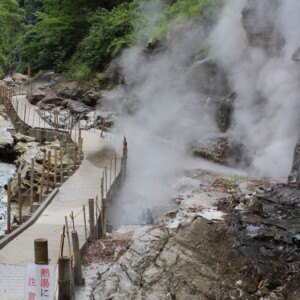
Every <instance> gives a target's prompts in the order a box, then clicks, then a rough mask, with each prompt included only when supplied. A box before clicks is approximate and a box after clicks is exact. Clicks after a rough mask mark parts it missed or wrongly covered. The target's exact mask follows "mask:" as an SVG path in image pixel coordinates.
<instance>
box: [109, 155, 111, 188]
mask: <svg viewBox="0 0 300 300" xmlns="http://www.w3.org/2000/svg"><path fill="white" fill-rule="evenodd" d="M111 173H112V160H111V161H110V165H109V188H111V182H112V174H111Z"/></svg>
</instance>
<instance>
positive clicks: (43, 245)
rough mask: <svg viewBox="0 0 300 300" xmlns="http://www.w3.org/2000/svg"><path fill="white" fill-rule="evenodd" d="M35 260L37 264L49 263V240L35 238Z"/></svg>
mask: <svg viewBox="0 0 300 300" xmlns="http://www.w3.org/2000/svg"><path fill="white" fill-rule="evenodd" d="M34 261H35V263H36V264H41V265H45V264H48V262H49V258H48V240H47V239H35V240H34Z"/></svg>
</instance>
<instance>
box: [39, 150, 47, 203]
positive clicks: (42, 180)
mask: <svg viewBox="0 0 300 300" xmlns="http://www.w3.org/2000/svg"><path fill="white" fill-rule="evenodd" d="M45 163H46V151H45V152H44V157H43V166H42V176H41V183H40V202H42V201H43V194H44V176H45Z"/></svg>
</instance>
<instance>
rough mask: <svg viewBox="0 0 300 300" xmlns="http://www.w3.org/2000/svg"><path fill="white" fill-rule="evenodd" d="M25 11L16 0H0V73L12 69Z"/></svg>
mask: <svg viewBox="0 0 300 300" xmlns="http://www.w3.org/2000/svg"><path fill="white" fill-rule="evenodd" d="M23 20H24V11H23V9H21V8H20V7H19V3H18V1H16V0H0V30H1V35H0V73H7V72H8V71H9V70H10V69H11V67H12V66H11V64H12V59H13V57H12V56H13V53H14V48H15V45H16V40H17V38H18V36H19V34H20V30H21V27H22V21H23Z"/></svg>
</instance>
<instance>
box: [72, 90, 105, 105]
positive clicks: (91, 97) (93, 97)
mask: <svg viewBox="0 0 300 300" xmlns="http://www.w3.org/2000/svg"><path fill="white" fill-rule="evenodd" d="M101 96H102V95H101V93H99V92H96V91H95V90H88V91H86V92H85V94H84V96H83V98H82V102H83V103H84V104H86V105H88V106H91V107H95V105H96V104H97V102H98V101H99V100H100V99H101ZM72 99H73V98H72Z"/></svg>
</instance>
